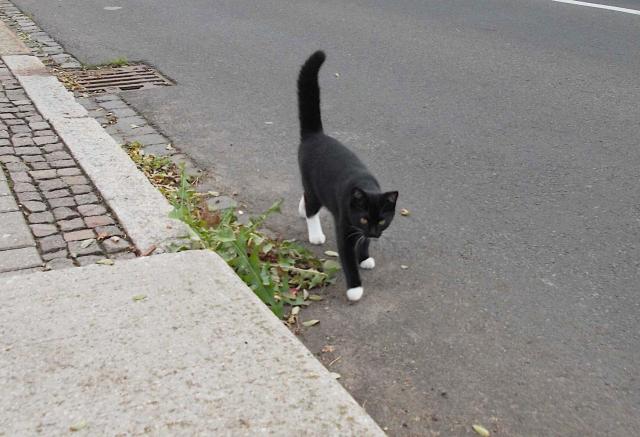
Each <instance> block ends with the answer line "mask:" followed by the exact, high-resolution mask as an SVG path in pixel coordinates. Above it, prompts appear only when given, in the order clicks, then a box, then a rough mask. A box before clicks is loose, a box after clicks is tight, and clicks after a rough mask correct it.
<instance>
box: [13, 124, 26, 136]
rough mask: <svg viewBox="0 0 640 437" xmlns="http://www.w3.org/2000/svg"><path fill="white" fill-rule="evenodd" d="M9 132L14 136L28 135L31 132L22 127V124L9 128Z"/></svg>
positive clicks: (24, 126)
mask: <svg viewBox="0 0 640 437" xmlns="http://www.w3.org/2000/svg"><path fill="white" fill-rule="evenodd" d="M9 130H10V131H11V132H13V133H14V134H18V133H30V132H31V128H30V127H29V126H26V125H23V124H16V125H13V126H9Z"/></svg>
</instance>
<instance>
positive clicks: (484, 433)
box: [471, 425, 491, 437]
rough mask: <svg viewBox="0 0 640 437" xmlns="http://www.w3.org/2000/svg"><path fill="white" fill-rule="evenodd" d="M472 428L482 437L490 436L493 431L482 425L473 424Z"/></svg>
mask: <svg viewBox="0 0 640 437" xmlns="http://www.w3.org/2000/svg"><path fill="white" fill-rule="evenodd" d="M471 428H473V430H474V431H475V432H476V433H477V434H478V435H480V436H482V437H489V436H490V435H491V433H490V432H489V431H488V430H487V428H485V427H484V426H482V425H471Z"/></svg>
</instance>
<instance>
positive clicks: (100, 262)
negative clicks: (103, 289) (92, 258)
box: [96, 258, 114, 266]
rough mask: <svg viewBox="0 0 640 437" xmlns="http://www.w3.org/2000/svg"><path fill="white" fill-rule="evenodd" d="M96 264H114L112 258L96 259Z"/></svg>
mask: <svg viewBox="0 0 640 437" xmlns="http://www.w3.org/2000/svg"><path fill="white" fill-rule="evenodd" d="M96 264H101V265H103V266H112V265H113V264H114V262H113V260H112V259H108V258H105V259H101V260H100V261H96Z"/></svg>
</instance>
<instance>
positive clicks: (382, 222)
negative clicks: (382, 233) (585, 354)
mask: <svg viewBox="0 0 640 437" xmlns="http://www.w3.org/2000/svg"><path fill="white" fill-rule="evenodd" d="M385 222H386V220H380V221H379V222H378V224H379V225H384V223H385Z"/></svg>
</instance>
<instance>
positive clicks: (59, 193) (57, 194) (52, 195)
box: [42, 188, 71, 199]
mask: <svg viewBox="0 0 640 437" xmlns="http://www.w3.org/2000/svg"><path fill="white" fill-rule="evenodd" d="M42 194H44V197H46V198H47V199H59V198H61V197H69V196H71V193H70V192H69V190H67V189H66V188H65V189H62V190H53V191H45V192H43V193H42Z"/></svg>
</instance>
